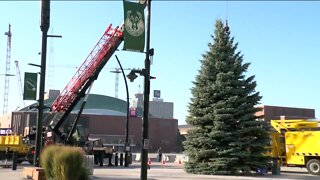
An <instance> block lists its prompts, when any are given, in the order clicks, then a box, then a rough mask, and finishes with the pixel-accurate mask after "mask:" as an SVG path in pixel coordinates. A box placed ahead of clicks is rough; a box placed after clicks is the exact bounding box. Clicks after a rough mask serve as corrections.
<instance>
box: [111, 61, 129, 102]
mask: <svg viewBox="0 0 320 180" xmlns="http://www.w3.org/2000/svg"><path fill="white" fill-rule="evenodd" d="M123 70H131V68H127V69H123ZM110 72H112V73H115V74H116V78H115V84H114V97H115V98H118V92H119V73H121V69H120V68H119V67H118V68H114V70H112V71H110Z"/></svg>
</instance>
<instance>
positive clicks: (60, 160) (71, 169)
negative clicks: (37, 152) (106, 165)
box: [41, 146, 89, 180]
mask: <svg viewBox="0 0 320 180" xmlns="http://www.w3.org/2000/svg"><path fill="white" fill-rule="evenodd" d="M49 156H51V157H49ZM41 165H42V166H43V168H44V169H45V173H46V178H47V179H49V180H50V179H54V180H87V179H89V177H88V176H89V174H88V172H87V169H86V168H85V167H84V159H83V152H82V151H81V150H79V149H78V148H76V147H67V146H52V147H50V146H49V147H47V148H46V149H44V151H43V153H42V156H41Z"/></svg>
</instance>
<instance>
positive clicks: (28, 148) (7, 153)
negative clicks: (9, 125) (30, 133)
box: [0, 134, 34, 164]
mask: <svg viewBox="0 0 320 180" xmlns="http://www.w3.org/2000/svg"><path fill="white" fill-rule="evenodd" d="M33 149H34V147H33V146H32V145H30V144H29V143H28V142H26V141H25V139H24V137H22V136H18V135H12V134H10V135H0V160H5V159H11V158H12V154H13V152H14V153H16V155H17V162H18V163H21V162H22V161H24V160H27V161H29V163H31V164H32V163H33Z"/></svg>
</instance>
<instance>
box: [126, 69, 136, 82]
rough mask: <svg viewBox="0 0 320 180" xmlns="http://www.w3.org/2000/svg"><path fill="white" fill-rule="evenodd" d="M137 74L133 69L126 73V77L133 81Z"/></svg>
mask: <svg viewBox="0 0 320 180" xmlns="http://www.w3.org/2000/svg"><path fill="white" fill-rule="evenodd" d="M137 77H138V76H137V75H136V73H135V72H134V71H131V72H130V73H129V74H128V75H127V78H128V79H130V82H133V81H134V80H135V79H136V78H137Z"/></svg>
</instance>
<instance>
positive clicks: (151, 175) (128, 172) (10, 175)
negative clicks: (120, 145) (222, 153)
mask: <svg viewBox="0 0 320 180" xmlns="http://www.w3.org/2000/svg"><path fill="white" fill-rule="evenodd" d="M140 165H141V164H140V162H134V163H133V164H131V165H130V166H129V167H123V166H112V167H109V166H104V167H97V166H96V167H95V168H94V172H93V175H91V176H90V179H92V180H138V179H140V172H141V166H140ZM30 166H31V165H29V164H27V163H25V164H22V165H20V166H18V168H17V170H15V171H13V170H12V169H11V168H4V167H2V168H0V179H1V180H21V179H25V178H24V177H23V175H22V171H23V168H24V167H30ZM150 166H151V168H150V169H149V170H148V173H147V175H148V180H162V179H163V180H180V179H181V180H194V179H197V180H207V179H224V180H226V179H228V180H229V179H230V180H234V179H239V180H252V179H259V180H264V179H266V180H271V179H277V180H278V179H280V180H288V179H303V180H319V179H320V177H319V176H313V175H310V174H308V173H307V172H306V170H305V169H304V168H282V169H281V174H280V175H272V174H271V173H268V174H264V175H252V176H217V175H196V174H188V173H186V172H185V171H184V170H183V164H178V163H166V164H162V163H159V162H152V163H151V165H150Z"/></svg>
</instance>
